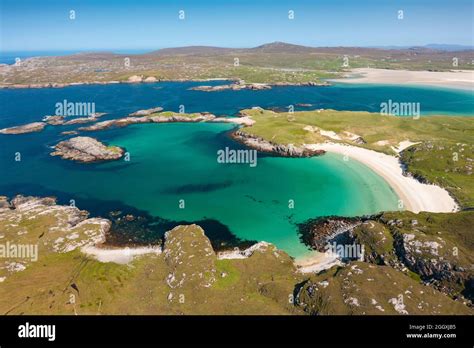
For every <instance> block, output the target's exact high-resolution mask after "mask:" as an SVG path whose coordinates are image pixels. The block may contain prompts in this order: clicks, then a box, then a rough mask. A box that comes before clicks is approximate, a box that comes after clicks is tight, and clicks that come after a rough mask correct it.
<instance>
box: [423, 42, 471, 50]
mask: <svg viewBox="0 0 474 348" xmlns="http://www.w3.org/2000/svg"><path fill="white" fill-rule="evenodd" d="M424 47H428V48H432V49H435V50H439V51H470V50H472V49H474V46H467V45H449V44H428V45H425V46H424Z"/></svg>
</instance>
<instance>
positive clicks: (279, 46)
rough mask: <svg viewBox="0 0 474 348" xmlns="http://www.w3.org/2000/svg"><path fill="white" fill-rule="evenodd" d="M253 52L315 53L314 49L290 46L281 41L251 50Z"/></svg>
mask: <svg viewBox="0 0 474 348" xmlns="http://www.w3.org/2000/svg"><path fill="white" fill-rule="evenodd" d="M249 50H251V51H262V52H301V51H305V52H307V51H313V50H314V47H308V46H301V45H295V44H290V43H286V42H281V41H275V42H271V43H267V44H264V45H260V46H257V47H254V48H250V49H249Z"/></svg>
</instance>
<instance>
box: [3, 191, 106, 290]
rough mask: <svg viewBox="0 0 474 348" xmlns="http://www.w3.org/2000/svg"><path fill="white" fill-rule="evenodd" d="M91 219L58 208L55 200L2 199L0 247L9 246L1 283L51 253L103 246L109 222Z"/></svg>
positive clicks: (73, 210)
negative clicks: (20, 249) (6, 244)
mask: <svg viewBox="0 0 474 348" xmlns="http://www.w3.org/2000/svg"><path fill="white" fill-rule="evenodd" d="M88 216H89V213H88V212H87V211H84V210H80V209H78V208H77V207H75V206H70V205H57V204H56V199H55V198H53V197H31V196H28V197H26V196H21V195H19V196H16V197H15V198H13V199H12V200H11V201H8V198H6V197H3V196H2V197H0V244H2V246H5V244H4V243H6V242H7V243H9V244H8V246H9V248H8V250H9V255H3V257H0V279H1V280H0V282H1V281H3V280H5V278H8V277H9V276H10V275H12V274H13V273H16V272H20V271H23V270H25V269H27V268H28V267H30V266H32V265H33V264H35V263H37V262H36V261H38V260H42V259H43V258H44V257H45V256H46V255H48V254H50V253H67V252H70V251H73V250H76V249H78V248H80V247H83V246H86V245H96V244H101V243H104V242H105V235H106V233H107V231H108V230H109V229H110V226H111V225H110V222H109V221H108V220H105V219H100V218H88ZM20 246H21V247H22V248H23V249H22V252H23V253H24V254H19V253H18V252H19V249H18V248H19V247H20ZM1 250H2V251H5V250H6V249H1ZM13 252H15V254H13Z"/></svg>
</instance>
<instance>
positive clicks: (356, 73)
mask: <svg viewBox="0 0 474 348" xmlns="http://www.w3.org/2000/svg"><path fill="white" fill-rule="evenodd" d="M328 81H329V82H338V83H344V84H364V83H365V84H387V85H415V86H431V87H443V88H450V89H460V90H465V91H474V71H472V70H453V71H411V70H392V69H375V68H357V69H351V70H350V71H349V72H348V73H347V74H346V75H345V77H344V78H341V79H329V80H328Z"/></svg>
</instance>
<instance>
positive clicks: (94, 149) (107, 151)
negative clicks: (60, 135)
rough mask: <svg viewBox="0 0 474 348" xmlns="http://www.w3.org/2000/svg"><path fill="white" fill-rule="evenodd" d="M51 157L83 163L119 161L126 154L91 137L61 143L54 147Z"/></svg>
mask: <svg viewBox="0 0 474 348" xmlns="http://www.w3.org/2000/svg"><path fill="white" fill-rule="evenodd" d="M54 149H55V151H54V152H52V153H51V156H60V157H61V158H62V159H67V160H73V161H78V162H82V163H91V162H100V161H110V160H117V159H119V158H121V157H122V156H123V154H124V150H123V149H122V148H120V147H118V146H106V145H104V144H102V143H101V142H99V141H98V140H96V139H94V138H90V137H75V138H71V139H69V140H65V141H61V142H60V143H58V144H57V145H56V146H55V147H54Z"/></svg>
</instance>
